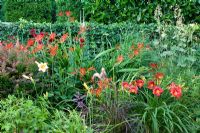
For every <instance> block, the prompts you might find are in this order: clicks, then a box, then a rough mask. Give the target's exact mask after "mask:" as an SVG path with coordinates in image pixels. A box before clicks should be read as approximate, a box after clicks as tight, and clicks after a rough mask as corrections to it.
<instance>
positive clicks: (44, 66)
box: [35, 61, 49, 72]
mask: <svg viewBox="0 0 200 133" xmlns="http://www.w3.org/2000/svg"><path fill="white" fill-rule="evenodd" d="M35 63H36V64H37V65H38V68H39V71H42V72H46V70H47V69H48V68H49V67H48V66H47V63H39V62H37V61H35Z"/></svg>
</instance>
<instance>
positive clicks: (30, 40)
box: [27, 39, 35, 47]
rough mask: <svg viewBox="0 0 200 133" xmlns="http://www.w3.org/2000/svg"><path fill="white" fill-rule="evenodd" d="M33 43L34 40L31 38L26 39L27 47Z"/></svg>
mask: <svg viewBox="0 0 200 133" xmlns="http://www.w3.org/2000/svg"><path fill="white" fill-rule="evenodd" d="M34 43H35V41H34V40H33V39H28V41H27V47H31V46H33V45H34Z"/></svg>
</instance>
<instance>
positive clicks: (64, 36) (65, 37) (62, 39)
mask: <svg viewBox="0 0 200 133" xmlns="http://www.w3.org/2000/svg"><path fill="white" fill-rule="evenodd" d="M68 36H69V35H68V33H65V34H63V35H62V36H61V38H60V42H61V43H64V42H65V40H66V39H67V38H68Z"/></svg>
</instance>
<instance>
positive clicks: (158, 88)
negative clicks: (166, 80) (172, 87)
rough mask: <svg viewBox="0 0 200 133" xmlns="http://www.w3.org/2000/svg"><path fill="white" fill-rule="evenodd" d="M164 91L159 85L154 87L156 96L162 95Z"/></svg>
mask: <svg viewBox="0 0 200 133" xmlns="http://www.w3.org/2000/svg"><path fill="white" fill-rule="evenodd" d="M163 92H164V90H163V89H162V88H161V87H159V86H155V87H154V89H153V94H154V95H156V96H158V97H159V96H160V95H161V94H162V93H163Z"/></svg>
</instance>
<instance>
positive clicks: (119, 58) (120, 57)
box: [117, 55, 124, 63]
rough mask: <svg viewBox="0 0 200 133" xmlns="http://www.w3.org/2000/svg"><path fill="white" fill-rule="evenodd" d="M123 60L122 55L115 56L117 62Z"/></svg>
mask: <svg viewBox="0 0 200 133" xmlns="http://www.w3.org/2000/svg"><path fill="white" fill-rule="evenodd" d="M123 60H124V57H123V55H119V56H118V57H117V63H121V62H122V61H123Z"/></svg>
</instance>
